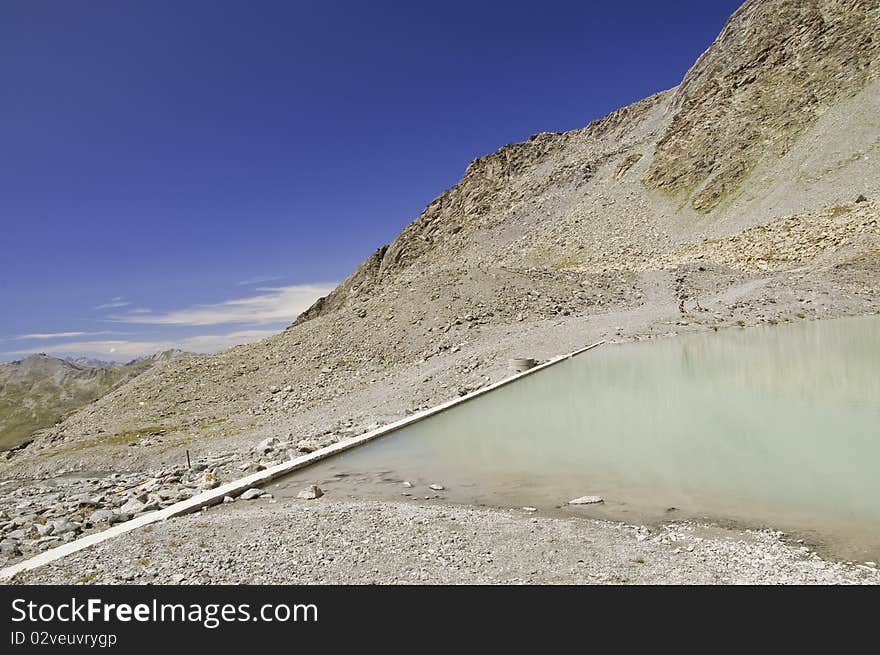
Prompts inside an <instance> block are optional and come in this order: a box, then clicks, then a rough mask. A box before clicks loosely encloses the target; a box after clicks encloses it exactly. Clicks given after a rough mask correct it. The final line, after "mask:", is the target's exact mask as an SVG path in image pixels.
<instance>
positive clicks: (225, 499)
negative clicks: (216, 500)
mask: <svg viewBox="0 0 880 655" xmlns="http://www.w3.org/2000/svg"><path fill="white" fill-rule="evenodd" d="M223 502H224V503H225V504H228V503H234V502H235V498H233V497H232V496H223Z"/></svg>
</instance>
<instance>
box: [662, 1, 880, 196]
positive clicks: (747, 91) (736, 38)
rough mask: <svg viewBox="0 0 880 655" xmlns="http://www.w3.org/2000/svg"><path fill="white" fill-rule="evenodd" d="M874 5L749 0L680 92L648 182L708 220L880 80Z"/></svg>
mask: <svg viewBox="0 0 880 655" xmlns="http://www.w3.org/2000/svg"><path fill="white" fill-rule="evenodd" d="M878 35H880V3H878V2H877V0H749V1H748V2H746V3H745V4H744V5H743V6H742V7H741V8H740V9H739V10H738V11H737V12H736V13H735V14H734V15H733V16H732V17H731V19H730V21H729V22H728V23H727V25H726V26H725V28H724V30H723V31H722V32H721V34H720V36H719V37H718V39H717V40H716V41H715V42H714V43H713V44H712V46H711V47H710V48H709V50H708V51H707V52H706V53H705V54H703V56H702V57H700V59H699V60H698V61H697V63H696V64H695V65H694V66H693V68H691V70H690V71H689V72H688V73H687V75H686V76H685V78H684V81H683V82H682V83H681V85H680V86H679V88H678V90H677V92H676V94H675V98H674V100H673V107H674V109H675V110H676V111H677V113H676V114H675V118H673V120H672V123H671V125H670V127H669V129H668V130H667V132H666V133H665V134H664V135H663V137H662V138H661V139H660V141H659V142H658V144H657V149H656V153H655V155H654V158H653V161H652V162H651V165H650V168H649V169H648V172H647V175H646V176H645V184H647V185H648V186H649V187H651V188H655V189H661V190H663V191H666V192H668V193H671V194H673V195H684V196H687V197H688V198H689V200H690V203H691V205H692V206H693V207H694V209H696V210H698V211H700V212H709V211H712V210H713V209H715V208H717V207H718V206H719V204H721V203H722V202H723V201H724V199H725V198H727V197H728V196H729V195H730V194H732V193H734V192H736V191H737V189H739V188H740V186H741V185H742V183H743V181H744V180H745V179H746V177H747V176H748V175H749V173H750V172H751V171H752V169H753V168H754V166H755V164H756V163H757V162H758V160H759V159H760V158H761V157H763V156H765V155H768V156H776V157H778V156H781V155H783V154H785V153H786V152H787V151H788V150H789V148H790V147H791V145H792V143H793V142H794V141H795V140H796V139H797V137H798V136H799V135H800V134H802V133H803V131H804V130H805V129H806V128H807V127H808V126H809V125H811V124H812V123H813V122H814V121H815V120H816V119H817V117H818V116H819V115H820V114H821V113H822V112H823V111H824V110H825V109H826V108H827V107H828V106H829V105H831V104H833V103H834V102H836V101H837V100H838V99H839V98H841V97H842V96H846V95H850V94H852V93H854V92H857V91H859V90H860V89H862V88H863V87H864V86H865V84H866V83H867V82H868V81H869V80H871V79H873V78H875V77H877V76H878V73H880V64H878V52H880V36H878Z"/></svg>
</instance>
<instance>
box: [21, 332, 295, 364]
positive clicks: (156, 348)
mask: <svg viewBox="0 0 880 655" xmlns="http://www.w3.org/2000/svg"><path fill="white" fill-rule="evenodd" d="M277 333H278V331H277V330H239V331H236V332H229V333H226V334H201V335H196V336H192V337H186V338H183V339H177V340H172V339H169V340H161V341H126V340H122V339H114V340H106V341H67V342H63V343H54V344H51V345H41V346H40V347H39V348H28V349H23V350H17V351H13V352H10V353H7V354H9V355H30V354H33V353H36V352H40V353H46V354H47V355H64V356H70V357H74V356H75V357H83V356H88V357H100V358H102V359H109V360H116V361H127V360H130V359H134V358H135V357H142V356H144V355H151V354H153V353H157V352H161V351H163V350H169V349H171V348H180V349H181V350H186V351H188V352H194V353H214V352H218V351H220V350H225V349H227V348H231V347H232V346H236V345H239V344H243V343H250V342H253V341H259V340H260V339H265V338H267V337H270V336H272V335H273V334H277Z"/></svg>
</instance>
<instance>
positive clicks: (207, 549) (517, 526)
mask: <svg viewBox="0 0 880 655" xmlns="http://www.w3.org/2000/svg"><path fill="white" fill-rule="evenodd" d="M13 583H14V584H16V583H17V584H63V583H92V584H120V583H136V584H180V583H183V584H208V583H216V584H244V583H251V584H315V583H318V584H377V583H378V584H386V583H420V584H430V583H433V584H464V583H493V584H498V583H502V584H528V583H548V584H569V583H581V584H591V583H602V584H606V583H611V584H626V583H631V584H657V583H663V584H670V583H671V584H718V583H721V584H779V583H781V584H880V572H878V571H877V570H875V569H872V568H871V567H867V566H863V565H851V564H844V563H831V562H826V561H824V560H822V559H821V558H820V557H819V556H818V555H816V554H815V553H813V552H811V551H810V550H809V549H808V548H806V547H804V546H799V545H797V544H787V543H785V542H783V541H782V539H781V536H780V533H777V532H769V531H739V530H731V529H726V528H721V527H717V526H712V525H707V524H700V523H693V522H676V523H666V524H663V525H661V526H657V527H655V528H646V527H641V526H629V525H624V524H620V523H612V522H606V521H596V520H590V519H581V518H574V519H561V518H550V517H545V516H540V515H539V514H533V513H529V512H525V511H522V510H506V511H505V510H486V509H476V508H472V507H465V506H448V505H431V504H415V503H387V502H373V501H359V502H340V501H334V500H332V499H329V498H328V497H327V496H324V497H322V498H320V499H318V500H313V501H290V502H286V503H282V502H274V501H272V500H258V501H251V502H242V501H239V502H236V503H233V504H231V505H224V506H219V507H215V508H213V509H210V510H206V511H204V512H201V513H199V514H195V515H190V516H187V517H182V518H178V519H174V520H172V521H169V522H165V523H161V524H156V525H153V526H148V527H145V528H143V529H140V530H137V531H134V532H131V533H128V534H126V535H123V536H122V537H120V538H118V539H115V540H112V541H110V542H108V543H104V544H100V545H98V546H95V547H92V548H90V549H87V550H85V551H81V552H79V553H76V554H74V555H71V556H69V557H67V558H65V559H63V560H61V561H59V562H56V563H53V564H50V565H47V566H44V567H42V568H40V569H37V570H35V571H31V572H27V573H24V574H20V575H19V576H17V577H16V578H15V579H14V580H13Z"/></svg>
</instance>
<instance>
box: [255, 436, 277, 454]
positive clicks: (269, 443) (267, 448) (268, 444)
mask: <svg viewBox="0 0 880 655" xmlns="http://www.w3.org/2000/svg"><path fill="white" fill-rule="evenodd" d="M279 443H281V442H280V441H279V440H278V439H277V438H276V437H269V438H268V439H263V440H262V441H261V442H260V443H258V444H257V447H256V448H255V450H256V451H257V452H258V453H270V452H272V451H273V450H275V448H276V447H277V446H278V444H279Z"/></svg>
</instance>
